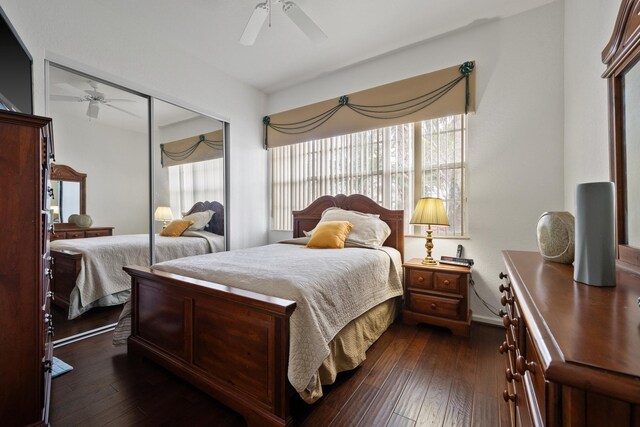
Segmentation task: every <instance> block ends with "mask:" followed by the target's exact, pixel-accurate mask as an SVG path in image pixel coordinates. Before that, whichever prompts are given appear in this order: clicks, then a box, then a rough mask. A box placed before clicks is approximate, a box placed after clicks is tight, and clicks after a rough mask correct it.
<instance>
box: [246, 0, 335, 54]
mask: <svg viewBox="0 0 640 427" xmlns="http://www.w3.org/2000/svg"><path fill="white" fill-rule="evenodd" d="M273 2H274V3H282V10H283V11H284V13H285V14H286V15H287V16H288V17H289V19H291V20H292V21H293V23H294V24H296V25H297V26H298V28H300V29H301V30H302V32H303V33H305V34H306V35H307V37H309V39H311V41H313V42H316V43H319V42H321V41H323V40H325V39H326V38H327V35H326V34H325V33H324V32H323V31H322V30H321V29H320V27H318V25H316V23H315V22H313V21H312V20H311V18H309V16H308V15H307V14H306V13H304V12H303V11H302V9H300V6H298V5H297V4H295V3H294V2H292V1H288V0H273ZM271 3H272V0H266V1H265V2H264V3H258V4H257V5H256V7H255V9H253V13H252V14H251V17H250V18H249V22H247V26H246V27H245V29H244V32H243V33H242V36H241V37H240V43H241V44H243V45H245V46H251V45H253V44H254V43H255V41H256V38H257V37H258V33H259V32H260V30H261V29H262V27H263V26H264V22H265V21H266V19H267V17H269V26H271Z"/></svg>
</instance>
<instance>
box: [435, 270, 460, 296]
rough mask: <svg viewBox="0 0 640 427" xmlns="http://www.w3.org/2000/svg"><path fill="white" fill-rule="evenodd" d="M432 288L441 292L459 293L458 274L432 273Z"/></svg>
mask: <svg viewBox="0 0 640 427" xmlns="http://www.w3.org/2000/svg"><path fill="white" fill-rule="evenodd" d="M434 275H435V280H434V283H433V289H434V290H436V291H442V292H452V293H455V294H459V293H460V275H459V274H447V273H434Z"/></svg>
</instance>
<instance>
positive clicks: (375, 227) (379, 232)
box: [305, 207, 391, 249]
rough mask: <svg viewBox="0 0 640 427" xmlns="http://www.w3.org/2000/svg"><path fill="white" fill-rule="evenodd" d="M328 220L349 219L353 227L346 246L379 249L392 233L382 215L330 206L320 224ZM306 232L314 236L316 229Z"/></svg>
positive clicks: (323, 214) (308, 235)
mask: <svg viewBox="0 0 640 427" xmlns="http://www.w3.org/2000/svg"><path fill="white" fill-rule="evenodd" d="M326 221H349V222H350V223H351V224H352V225H353V228H352V229H351V232H350V233H349V235H348V236H347V238H346V240H345V246H347V247H349V246H356V247H363V248H373V249H378V248H380V247H381V246H382V245H383V244H384V241H385V240H387V237H389V235H390V234H391V229H390V228H389V225H387V223H386V222H384V221H382V220H381V219H380V215H376V214H369V213H363V212H358V211H348V210H344V209H340V208H336V207H333V208H328V209H326V210H325V211H324V212H323V213H322V218H321V219H320V222H319V223H318V225H320V224H322V223H323V222H326ZM317 228H318V227H316V228H314V229H313V230H311V231H308V232H305V235H306V236H307V237H310V236H313V234H314V233H315V231H316V229H317Z"/></svg>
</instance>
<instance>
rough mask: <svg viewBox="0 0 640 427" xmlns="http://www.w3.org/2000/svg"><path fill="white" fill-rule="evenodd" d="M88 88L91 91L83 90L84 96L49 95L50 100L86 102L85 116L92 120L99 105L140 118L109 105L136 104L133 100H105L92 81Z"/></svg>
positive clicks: (96, 114)
mask: <svg viewBox="0 0 640 427" xmlns="http://www.w3.org/2000/svg"><path fill="white" fill-rule="evenodd" d="M87 83H89V86H91V90H85V91H84V93H86V95H84V96H71V95H53V94H52V95H51V99H52V100H53V101H71V102H88V103H89V105H88V106H87V116H89V117H91V118H92V119H97V118H98V113H99V112H100V105H105V106H107V107H109V108H113V109H115V110H118V111H122V112H123V113H126V114H129V115H131V116H134V117H140V116H138V115H137V114H134V113H132V112H130V111H127V110H124V109H122V108H120V107H116V106H115V105H111V104H110V103H111V102H136V101H134V100H133V99H126V98H105V96H104V93H102V92H98V83H97V82H94V81H93V80H88V81H87Z"/></svg>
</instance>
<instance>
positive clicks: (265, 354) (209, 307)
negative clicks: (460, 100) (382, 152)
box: [125, 195, 404, 426]
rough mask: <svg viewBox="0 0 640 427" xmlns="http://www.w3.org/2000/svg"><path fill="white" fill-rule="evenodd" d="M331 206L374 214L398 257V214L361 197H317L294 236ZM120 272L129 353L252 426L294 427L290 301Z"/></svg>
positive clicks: (144, 271)
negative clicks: (128, 291) (126, 291)
mask: <svg viewBox="0 0 640 427" xmlns="http://www.w3.org/2000/svg"><path fill="white" fill-rule="evenodd" d="M332 206H337V207H341V208H342V209H348V210H357V211H360V212H369V213H375V214H379V215H380V219H381V220H383V221H385V222H387V224H389V226H390V228H391V235H390V236H389V238H388V239H387V241H386V242H385V245H387V246H392V247H394V248H396V249H398V250H399V251H400V252H401V253H403V251H404V234H403V211H392V210H388V209H385V208H383V207H381V206H379V205H378V204H376V203H375V202H374V201H372V200H371V199H369V198H367V197H365V196H362V195H352V196H344V195H338V196H336V197H332V196H323V197H320V198H318V199H317V200H316V201H314V202H313V203H312V204H311V205H310V206H309V207H307V208H306V209H304V210H302V211H296V212H293V218H294V219H293V227H294V232H293V235H294V237H300V236H303V230H311V229H312V228H313V227H315V226H316V224H317V223H318V221H319V220H320V217H321V214H322V212H323V211H324V210H325V209H327V208H329V207H332ZM125 270H126V271H127V272H128V273H129V274H130V275H131V276H132V302H133V306H132V334H131V337H130V338H129V351H131V352H132V353H135V354H139V355H143V356H146V357H148V358H150V359H151V360H154V361H156V362H157V363H159V364H161V365H163V366H165V367H166V368H168V369H170V370H171V371H172V372H174V373H176V374H177V375H179V376H181V377H183V378H184V379H186V380H187V381H189V382H190V383H192V384H194V385H196V386H197V387H199V388H201V389H202V390H204V391H205V392H207V393H209V394H210V395H211V396H213V397H214V398H216V399H217V400H219V401H220V402H222V403H223V404H225V405H227V406H229V407H231V408H232V409H234V410H236V411H238V412H239V413H240V414H242V415H243V416H244V417H245V419H246V420H247V423H248V424H249V425H250V426H289V425H291V424H292V419H291V415H290V413H289V400H290V397H291V395H292V393H293V387H291V386H290V384H289V382H288V380H287V366H288V360H289V354H288V351H289V318H290V316H291V314H292V313H293V310H294V309H295V306H296V303H295V302H293V301H288V300H283V299H280V298H274V297H270V296H266V295H261V294H257V293H254V292H248V291H244V290H240V289H236V288H233V287H229V286H222V285H219V284H216V283H211V282H205V281H202V280H196V279H191V278H189V277H185V276H180V275H176V274H169V273H164V272H159V271H154V270H153V269H151V268H142V267H125Z"/></svg>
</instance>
